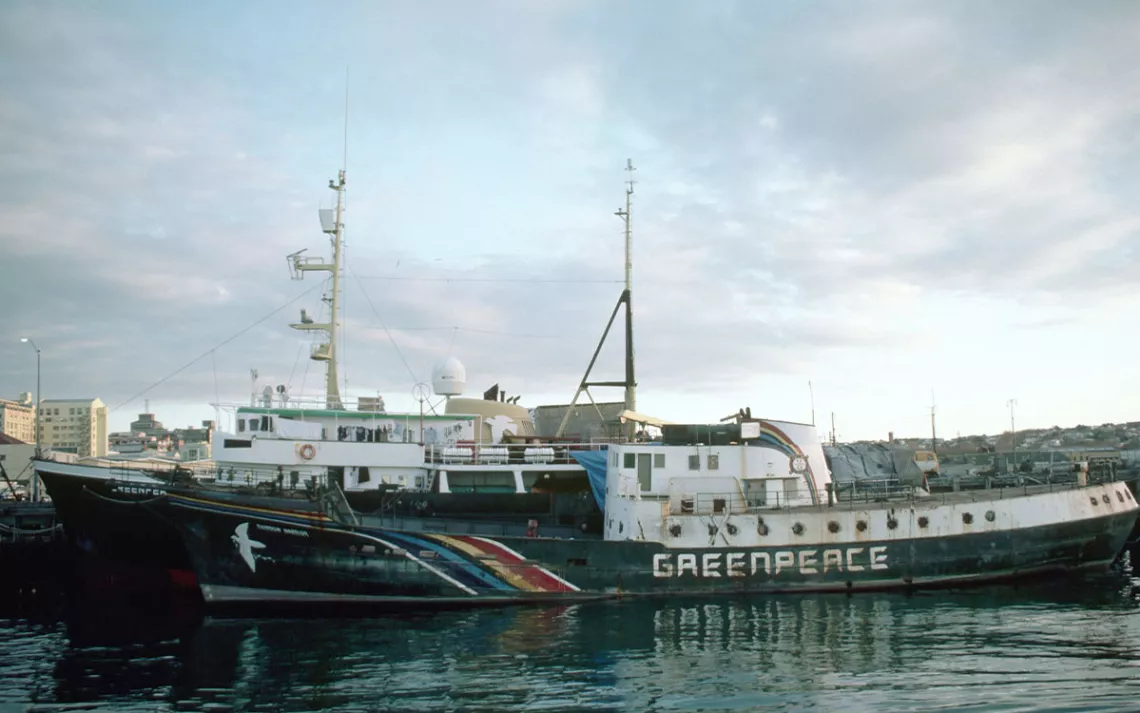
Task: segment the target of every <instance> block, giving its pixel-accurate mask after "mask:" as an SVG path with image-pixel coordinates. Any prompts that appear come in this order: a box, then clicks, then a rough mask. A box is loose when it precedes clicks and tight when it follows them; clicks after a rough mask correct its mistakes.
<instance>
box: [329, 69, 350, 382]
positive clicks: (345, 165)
mask: <svg viewBox="0 0 1140 713" xmlns="http://www.w3.org/2000/svg"><path fill="white" fill-rule="evenodd" d="M340 168H341V171H342V174H341V175H342V176H343V172H344V171H347V170H348V65H347V64H346V65H345V66H344V156H343V158H342V159H341V164H340ZM341 182H342V183H343V179H342V181H341ZM343 194H344V206H345V210H348V190H347V189H346V190H344V191H343ZM342 242H343V240H342ZM343 249H344V246H343V245H342V246H341V250H342V251H343ZM340 262H341V263H342V264H343V263H344V256H343V255H342V256H341V260H340ZM345 296H347V293H346V294H345V295H342V297H341V300H342V301H344V297H345ZM341 314H343V315H347V314H348V309H347V307H346V306H345V305H343V304H342V305H341ZM333 321H334V322H335V321H336V315H335V314H334V315H333ZM346 323H347V318H346ZM340 342H341V347H342V349H343V350H344V355H345V356H347V354H348V330H347V329H346V330H344V332H342V334H341V337H340ZM340 361H341V365H342V366H343V365H344V356H341V360H340ZM343 373H344V393H345V394H348V368H347V367H345V368H344V369H343Z"/></svg>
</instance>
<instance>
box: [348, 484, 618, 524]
mask: <svg viewBox="0 0 1140 713" xmlns="http://www.w3.org/2000/svg"><path fill="white" fill-rule="evenodd" d="M344 496H345V499H346V500H347V501H348V504H349V506H350V507H351V508H352V509H353V510H355V511H357V512H360V513H365V514H373V515H377V516H379V517H391V516H395V517H400V518H426V519H432V518H444V519H455V518H460V519H464V520H495V521H508V522H527V521H529V520H534V521H535V522H536V523H537V525H538V527H539V528H545V527H551V526H555V527H560V528H562V527H569V528H573V529H574V530H576V531H577V532H579V533H581V534H595V535H600V534H601V533H602V524H603V522H602V512H601V510H599V509H598V506H597V504H596V503H595V501H594V499H593V495H592V494H591V493H589V492H585V493H541V494H540V493H418V492H404V491H395V490H380V489H377V490H346V491H345V493H344Z"/></svg>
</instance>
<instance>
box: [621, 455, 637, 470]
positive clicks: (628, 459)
mask: <svg viewBox="0 0 1140 713" xmlns="http://www.w3.org/2000/svg"><path fill="white" fill-rule="evenodd" d="M622 467H623V468H636V467H637V454H636V453H626V454H625V458H624V460H623V462H622Z"/></svg>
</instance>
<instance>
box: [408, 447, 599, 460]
mask: <svg viewBox="0 0 1140 713" xmlns="http://www.w3.org/2000/svg"><path fill="white" fill-rule="evenodd" d="M605 446H606V444H604V443H542V442H535V443H495V444H485V443H454V444H440V445H435V444H433V445H430V446H426V447H425V449H424V451H425V452H424V457H425V460H426V461H427V462H428V463H432V464H436V465H543V464H551V465H577V464H578V461H576V460H574V457H573V456H572V455H571V454H572V453H574V452H581V451H597V450H601V449H603V448H604V447H605Z"/></svg>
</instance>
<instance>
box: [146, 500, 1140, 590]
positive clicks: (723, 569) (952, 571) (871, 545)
mask: <svg viewBox="0 0 1140 713" xmlns="http://www.w3.org/2000/svg"><path fill="white" fill-rule="evenodd" d="M1119 487H1124V486H1123V484H1118V483H1108V484H1104V485H1100V486H1089V487H1087V488H1082V489H1079V490H1074V491H1073V492H1072V493H1070V495H1071V497H1072V498H1074V501H1075V500H1076V499H1079V498H1083V499H1088V498H1089V497H1090V495H1091V496H1092V497H1097V498H1102V497H1111V496H1114V495H1115V490H1116V489H1117V488H1119ZM1041 502H1045V501H1041ZM1041 502H1034V501H1032V500H1030V499H1028V498H1018V497H1011V496H1010V495H1008V494H1003V497H1002V498H1000V499H996V498H995V499H993V500H992V501H982V502H981V503H980V504H981V505H983V506H991V507H995V508H999V507H1000V508H1004V509H1006V510H1009V509H1011V508H1012V509H1016V508H1023V507H1036V506H1038V505H1040V504H1041ZM1050 502H1057V501H1056V498H1054V500H1053V501H1050ZM1106 503H1107V501H1106ZM159 509H160V511H161V512H162V513H163V514H164V515H165V516H166V517H169V518H170V520H171V521H172V522H175V523H177V524H178V526H179V528H180V530H181V532H182V536H183V539H184V541H185V543H186V550H187V552H188V553H189V555H190V558H191V561H192V563H193V566H194V569H195V572H196V575H197V578H198V581H199V583H200V586H201V589H202V594H203V597H204V599H205V601H206V603H207V604H208V605H218V606H223V605H231V606H232V605H242V604H247V605H248V604H257V603H262V604H287V603H298V604H300V603H304V604H305V605H307V606H311V605H314V604H329V605H333V606H335V607H343V606H348V605H361V604H363V605H372V606H380V607H385V606H388V607H393V608H400V607H405V606H428V605H440V606H458V605H463V604H464V603H466V604H471V605H477V604H488V603H502V602H510V603H519V602H534V601H552V600H574V599H584V598H597V597H617V596H672V595H683V596H691V595H700V594H718V593H728V594H731V593H738V594H767V593H784V592H827V591H840V592H847V591H868V590H887V589H899V588H902V589H915V588H936V587H947V586H963V585H969V584H982V583H987V582H997V581H1003V580H1016V579H1020V578H1024V577H1030V576H1039V575H1042V574H1047V573H1055V572H1072V571H1083V570H1102V569H1106V568H1108V567H1109V566H1110V565H1111V563H1112V562H1113V561H1114V559H1115V558H1116V556H1117V554H1118V553H1119V552H1120V550H1121V549H1122V548H1123V546H1124V543H1125V540H1126V538H1127V536H1128V533H1129V531H1130V530H1131V529H1132V527H1133V525H1134V523H1135V521H1136V517H1137V510H1136V506H1135V503H1134V501H1130V503H1129V505H1128V506H1127V507H1126V506H1120V507H1119V508H1103V510H1102V512H1100V513H1098V514H1096V515H1094V516H1091V517H1088V516H1085V517H1079V518H1068V517H1061V516H1058V517H1057V518H1056V519H1055V521H1053V522H1048V523H1046V524H1038V525H1033V526H1026V527H1006V528H997V527H996V526H995V527H985V526H981V527H979V528H978V531H973V532H964V533H958V534H953V535H932V536H924V537H919V536H905V537H904V536H899V537H890V538H879V539H872V538H865V539H862V538H859V539H844V538H839V537H836V538H832V539H830V540H828V541H819V542H805V543H803V544H795V545H792V544H780V545H775V546H741V547H733V546H732V545H731V544H729V545H726V546H717V547H667V546H665V545H664V544H662V543H660V542H649V541H635V540H617V541H605V540H601V539H584V538H583V539H555V538H543V537H514V538H511V537H501V538H485V537H472V536H461V535H449V534H442V533H424V532H406V531H397V530H386V529H382V528H366V527H346V526H340V525H330V524H327V523H325V524H321V525H319V526H314V525H312V524H308V523H304V522H301V521H298V520H296V519H295V518H288V517H279V516H275V515H272V514H268V513H253V514H251V513H248V512H242V511H239V510H235V509H233V508H229V507H225V506H219V505H217V504H214V503H200V502H198V503H196V502H193V501H189V500H187V499H184V498H180V497H176V496H171V497H168V498H165V499H164V500H163V502H162V503H161V504H160V505H159ZM884 512H886V510H884ZM891 512H894V511H893V510H892V511H891ZM792 514H793V515H794V516H795V517H796V518H797V520H798V521H803V522H809V523H810V519H811V518H812V517H822V518H830V517H834V514H833V513H832V512H831V511H829V510H827V509H819V508H815V509H811V511H805V512H798V513H797V512H793V513H792ZM768 519H769V521H773V519H774V518H772V517H769V518H768ZM995 519H996V518H995Z"/></svg>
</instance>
